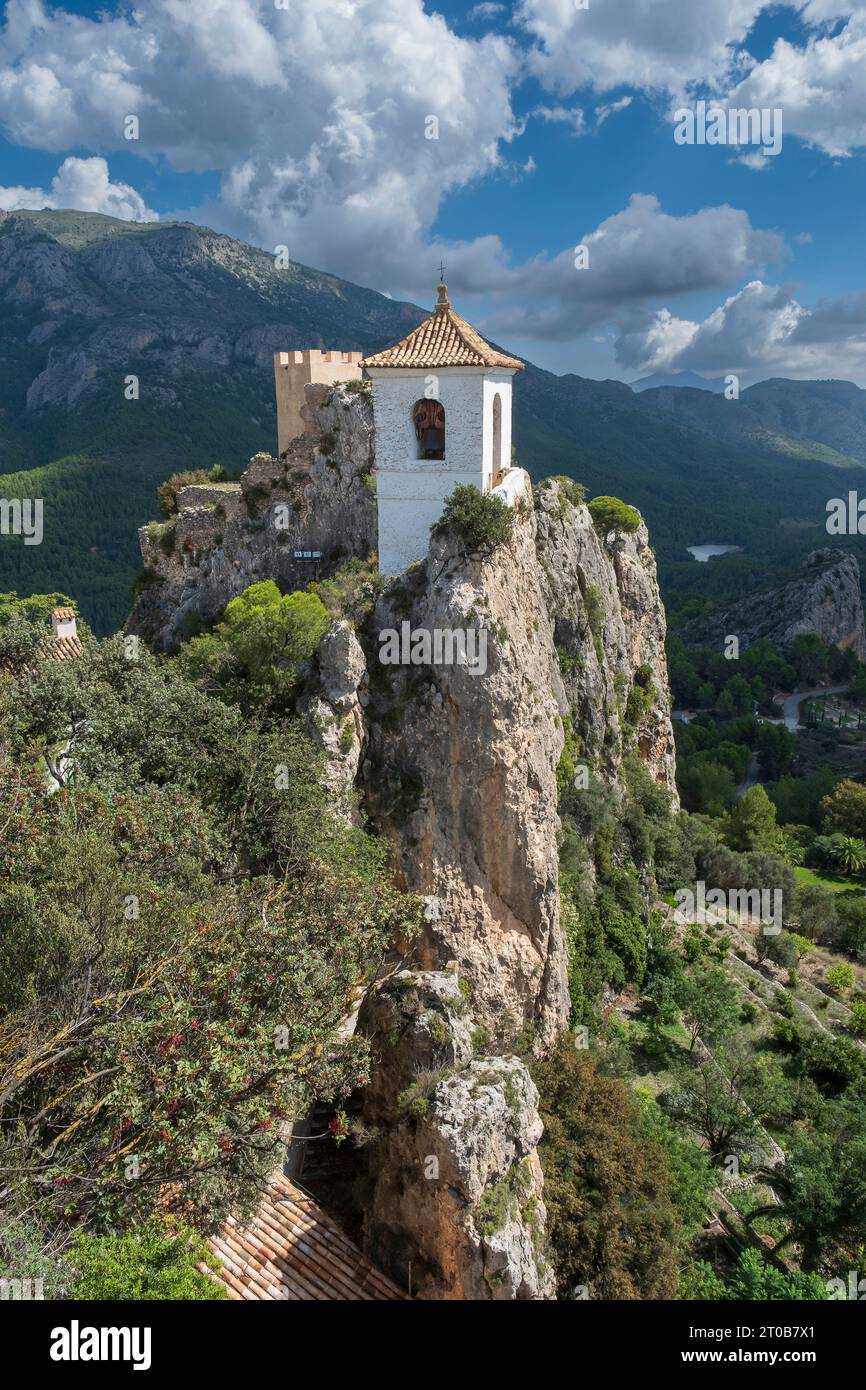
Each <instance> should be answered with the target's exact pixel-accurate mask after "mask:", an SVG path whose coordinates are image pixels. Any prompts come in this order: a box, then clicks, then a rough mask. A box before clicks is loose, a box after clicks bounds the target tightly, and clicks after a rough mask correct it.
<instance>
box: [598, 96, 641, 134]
mask: <svg viewBox="0 0 866 1390" xmlns="http://www.w3.org/2000/svg"><path fill="white" fill-rule="evenodd" d="M632 100H633V98H632V97H620V99H619V101H612V102H610V104H609V105H607V106H597V107H596V108H595V127H596V130H597V129H598V128H599V126H602V125H604V123H605V121H606V120H607V118H608V116H615V115H616V114H617V112H618V111H625V110H627V109H628V107H629V106H631V104H632Z"/></svg>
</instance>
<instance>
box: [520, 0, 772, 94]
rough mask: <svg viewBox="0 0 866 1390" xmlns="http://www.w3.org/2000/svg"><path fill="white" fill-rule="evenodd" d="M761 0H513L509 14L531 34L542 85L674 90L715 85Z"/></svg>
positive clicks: (731, 61) (723, 76)
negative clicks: (580, 2)
mask: <svg viewBox="0 0 866 1390" xmlns="http://www.w3.org/2000/svg"><path fill="white" fill-rule="evenodd" d="M764 4H765V0H700V3H688V2H687V0H616V3H615V4H612V3H609V0H608V3H596V0H591V2H590V4H589V7H588V8H587V9H585V10H584V9H577V8H576V6H575V4H574V0H521V3H520V4H519V6H518V8H517V11H516V18H517V20H518V21H519V23H520V24H521V25H522V27H523V28H524V30H525V31H526V32H527V33H528V34H529V35H530V36H531V37H532V38H533V39H534V40H535V48H534V51H533V53H532V56H531V60H530V61H531V66H532V69H533V71H534V72H535V73H536V75H537V76H538V77H539V78H540V79H541V80H542V81H543V82H544V83H545V84H546V85H547V86H549V87H550V88H552V89H553V90H555V91H560V92H573V91H576V90H577V89H578V88H581V87H590V88H593V89H595V90H596V91H601V92H607V91H610V90H611V89H612V88H614V87H620V86H630V87H635V88H636V89H638V90H650V91H653V90H655V91H660V92H667V91H671V92H679V91H681V90H682V89H683V87H684V86H685V85H686V84H688V83H697V82H704V83H712V84H714V83H720V82H722V81H723V80H725V79H726V77H727V75H728V73H729V72H730V71H731V69H732V67H735V66H736V64H737V61H738V59H737V56H736V54H735V52H734V48H733V47H732V45H736V44H740V43H742V41H743V40H744V39H745V37H746V35H747V34H748V32H749V29H750V28H751V26H752V24H753V22H754V20H755V18H756V16H757V15H758V14H759V13H760V11H761V10H762V9H763V8H764Z"/></svg>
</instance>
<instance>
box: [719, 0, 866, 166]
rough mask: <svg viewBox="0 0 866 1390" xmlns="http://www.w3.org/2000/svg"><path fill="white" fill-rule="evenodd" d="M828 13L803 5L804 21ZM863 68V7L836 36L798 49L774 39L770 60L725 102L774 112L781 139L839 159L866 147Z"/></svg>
mask: <svg viewBox="0 0 866 1390" xmlns="http://www.w3.org/2000/svg"><path fill="white" fill-rule="evenodd" d="M853 8H854V6H853V5H849V7H848V9H849V10H850V9H853ZM834 9H835V6H832V5H829V4H828V5H826V6H823V5H822V6H816V5H812V6H807V18H811V19H813V20H817V19H818V18H819V17H821V16H822V15H824V12H825V11H827V12H830V11H832V10H834ZM825 17H831V16H830V14H829V13H827V15H826V16H825ZM864 67H866V6H863V5H861V6H860V7H859V13H855V14H852V15H851V18H850V19H849V20H848V22H847V23H846V24H845V25H844V26H843V27H842V29H841V30H840V31H839V32H838V33H837V34H820V33H819V34H815V35H812V36H811V37H810V38H809V39H808V41H807V42H806V43H805V44H804V45H803V46H802V47H795V46H794V45H793V44H790V43H788V42H787V41H786V40H784V39H778V40H777V42H776V44H775V46H774V48H773V51H772V53H771V54H770V56H769V57H768V58H767V59H765V61H764V62H762V63H758V64H757V65H756V66H755V67H754V68H753V69H752V71H751V72H750V73H749V74H748V76H747V77H745V78H744V79H743V81H742V82H740V83H739V84H738V85H737V86H735V87H734V88H733V90H732V91H731V92H730V93H729V96H728V102H729V103H730V105H732V106H757V107H765V106H766V107H780V108H781V110H782V112H783V118H784V131H785V134H786V135H797V136H799V137H800V138H801V139H802V140H806V141H808V142H809V143H810V144H812V145H816V146H817V147H819V148H820V149H822V150H824V151H825V152H826V153H827V154H829V155H835V156H845V155H848V154H850V153H851V152H852V151H853V150H855V149H858V148H861V147H863V146H864V145H866V83H864V81H863V72H864Z"/></svg>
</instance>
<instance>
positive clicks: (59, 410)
mask: <svg viewBox="0 0 866 1390" xmlns="http://www.w3.org/2000/svg"><path fill="white" fill-rule="evenodd" d="M457 307H458V309H459V307H460V306H459V304H458V306H457ZM426 312H428V311H426V310H424V309H422V308H420V307H419V306H417V305H413V304H406V303H401V302H398V301H395V300H393V299H390V298H388V297H387V296H385V295H381V294H379V293H377V292H376V291H374V290H369V289H364V288H362V287H360V286H358V285H353V284H351V283H350V282H348V281H345V280H341V279H339V278H338V277H336V276H333V275H329V274H326V273H324V272H321V271H318V270H315V269H311V268H309V267H306V266H302V265H300V264H298V263H296V262H290V263H289V264H288V265H287V266H286V267H285V268H279V267H278V266H277V265H276V263H275V260H274V257H273V256H272V255H270V254H268V253H267V252H265V251H262V250H260V249H257V248H255V247H252V246H248V245H245V244H244V243H241V242H238V241H235V240H233V239H232V238H231V237H227V236H223V235H220V234H218V233H215V232H213V231H211V230H209V229H208V228H206V227H198V226H194V225H192V224H190V223H148V224H139V223H130V222H123V221H118V220H116V219H113V218H110V217H105V216H102V215H100V214H95V213H82V212H71V211H69V212H65V211H50V210H45V211H41V212H15V213H8V214H3V213H0V321H2V329H0V472H2V474H3V475H4V476H3V479H2V483H0V488H2V491H3V494H4V496H5V497H6V498H13V497H32V498H33V497H41V498H43V499H44V510H45V520H44V540H43V542H42V544H41V545H40V546H38V547H37V546H24V545H23V543H22V541H21V539H20V538H18V537H13V536H2V537H0V542H2V544H0V588H2V589H8V590H11V589H16V590H18V592H19V593H29V592H53V591H60V592H64V593H67V594H69V595H70V596H72V597H74V598H76V599H77V600H78V602H79V603H80V605H81V609H82V612H83V613H84V615H85V617H87V618H88V620H89V621H90V622H91V624H92V625H93V626H94V628H95V629H96V630H97V631H98V632H107V631H110V630H112V629H113V628H115V627H116V626H118V625H119V624H120V623H121V622H122V621H123V618H124V616H125V614H126V612H127V611H128V608H129V602H130V593H131V587H132V583H133V580H134V577H135V574H136V572H137V569H138V565H139V559H138V547H137V539H136V530H137V527H138V526H140V525H141V524H142V523H143V522H144V521H146V520H148V519H149V518H151V517H152V516H153V515H154V514H155V501H154V489H155V487H156V486H157V484H159V483H160V482H161V481H163V480H164V479H165V478H166V477H168V476H169V474H171V473H172V472H175V471H177V470H179V469H181V468H199V467H204V468H209V467H211V466H212V465H214V464H221V465H223V466H224V467H225V468H227V469H228V470H229V472H230V473H233V474H237V473H239V472H240V470H241V469H242V468H243V466H244V465H245V463H246V461H247V459H248V458H249V456H250V455H251V454H253V453H255V452H257V451H259V450H270V451H272V450H273V449H274V448H275V434H276V421H275V410H274V400H273V364H272V354H273V353H274V351H276V350H278V349H290V348H301V347H335V348H344V349H345V348H356V349H360V350H362V351H366V352H369V351H371V350H373V349H374V348H381V347H383V346H385V345H386V344H388V343H389V342H393V341H394V340H395V339H397V338H399V337H401V336H403V335H404V334H405V333H406V332H407V331H408V330H409V329H410V328H411V327H413V326H414V325H415V324H417V323H418V322H420V321H421V319H422V318H423V317H424V316H425V313H426ZM505 346H506V347H507V344H506V345H505ZM712 385H713V384H711V383H704V384H703V385H702V387H701V388H699V389H695V388H693V387H691V386H686V385H677V386H668V385H664V384H662V385H659V386H653V385H650V384H649V381H647V380H645V382H644V383H643V386H644V387H645V388H646V389H640V390H635V389H632V387H630V386H628V385H626V384H625V383H623V382H619V381H592V380H589V379H587V378H582V377H578V376H574V375H564V376H556V375H554V374H553V373H551V372H548V371H544V370H542V369H541V368H539V367H536V366H534V365H533V364H532V363H527V364H526V370H525V371H523V372H521V373H519V374H518V377H517V380H516V383H515V425H514V436H515V441H516V449H517V456H518V460H519V462H520V463H521V464H522V465H523V466H524V467H526V468H527V469H528V470H529V471H530V473H531V474H532V476H533V477H534V478H539V477H542V476H545V475H548V474H564V475H567V476H569V477H572V478H575V479H577V480H578V481H580V482H582V483H584V484H585V485H586V487H587V489H588V492H589V494H590V495H593V494H598V493H613V494H615V495H618V496H622V497H624V498H625V499H626V500H628V501H629V502H631V503H633V504H634V505H635V506H637V507H639V508H640V510H641V511H642V512H643V514H644V515H645V517H646V519H647V522H648V524H649V526H650V531H651V535H652V539H653V543H654V546H655V548H656V550H657V553H658V556H659V564H660V573H661V577H662V583H663V588H664V591H665V594H666V597H667V598H668V600H669V602H671V603H673V605H674V607H675V608H676V606H677V604H678V603H680V602H687V601H688V600H689V599H695V598H697V599H698V600H699V601H700V602H704V601H706V599H707V598H712V599H713V601H716V600H717V599H721V598H724V599H729V598H730V599H736V598H738V597H741V596H742V595H743V594H746V593H748V592H750V591H752V590H754V589H755V588H757V587H758V586H759V585H761V584H766V583H767V582H768V581H769V580H770V579H771V578H775V577H777V576H778V577H784V576H785V574H786V573H790V572H793V570H794V569H795V568H796V566H797V565H798V564H799V563H800V562H801V561H802V559H803V557H804V556H805V555H806V554H807V553H808V552H809V551H811V550H813V549H815V548H816V546H820V545H821V544H823V543H826V530H825V517H826V504H827V501H828V500H829V499H830V498H831V497H834V496H838V495H843V494H844V493H845V492H847V491H848V490H849V489H856V488H864V489H866V392H864V391H863V390H861V389H860V388H859V387H857V386H855V385H853V384H852V383H850V382H845V381H830V382H825V381H815V382H813V381H788V380H782V379H773V380H770V381H765V382H761V383H759V384H758V385H756V386H752V387H749V388H748V389H746V390H744V391H743V392H742V394H741V396H740V399H739V400H736V401H729V400H727V399H725V398H724V396H722V395H719V394H717V393H714V391H713V389H712ZM636 386H638V387H640V386H641V383H636ZM708 388H709V389H708ZM708 542H719V543H722V542H724V543H730V544H737V545H739V546H741V547H742V551H741V553H739V554H737V555H731V556H727V557H725V559H724V561H713V562H711V563H710V564H697V563H696V562H695V561H694V560H692V559H691V558H690V557H689V556H688V555H687V553H686V549H685V547H686V546H687V545H693V544H699V543H708ZM839 543H840V538H836V539H834V544H839ZM841 544H843V545H844V546H849V547H851V548H852V549H853V550H854V551H855V552H857V553H860V554H861V558H864V559H866V548H864V541H863V539H862V538H859V537H853V538H850V539H848V538H841Z"/></svg>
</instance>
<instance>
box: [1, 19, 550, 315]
mask: <svg viewBox="0 0 866 1390" xmlns="http://www.w3.org/2000/svg"><path fill="white" fill-rule="evenodd" d="M517 63H518V60H517V56H516V53H515V49H514V46H513V45H512V44H511V43H510V42H509V41H508V40H506V39H504V38H503V37H501V36H499V35H495V34H486V35H484V36H483V37H481V38H477V39H469V38H464V37H460V36H458V35H457V34H455V33H453V32H452V31H451V30H450V29H449V28H448V25H447V24H446V22H445V20H444V19H443V18H442V17H441V16H440V15H436V14H428V13H426V12H425V10H424V7H423V4H422V0H351V3H350V0H314V2H312V0H311V3H306V4H303V5H300V4H293V5H292V6H291V7H290V8H289V9H288V10H283V9H277V8H275V6H274V4H273V0H209V3H208V4H207V5H191V4H189V3H188V0H139V3H138V4H137V5H136V6H135V8H130V9H128V10H127V9H126V8H124V10H123V11H121V12H118V13H114V14H104V15H101V16H100V17H99V18H98V19H95V20H92V19H88V18H84V17H82V16H80V15H73V14H69V13H67V12H65V11H63V10H62V9H55V8H53V7H52V8H49V7H48V6H46V5H45V4H43V3H42V0H9V3H8V5H7V11H6V27H5V29H4V30H2V31H0V123H2V124H3V125H4V126H5V129H6V131H7V133H8V135H9V137H10V138H11V139H13V140H15V141H17V142H19V143H21V144H25V145H32V146H37V147H40V148H45V149H51V150H57V151H65V150H67V149H69V148H70V147H74V146H81V145H83V146H85V147H90V148H97V149H102V150H104V151H110V150H112V149H124V150H125V151H127V152H134V153H136V154H139V155H141V156H142V157H143V158H149V159H153V158H156V157H157V156H163V157H165V158H166V159H167V160H168V161H169V163H170V164H171V165H172V166H173V167H174V168H175V169H177V170H180V171H183V172H188V171H195V172H203V171H209V170H218V171H219V173H220V177H221V188H220V204H219V208H220V214H221V215H220V218H219V225H220V226H221V227H222V229H223V230H227V231H231V232H233V233H234V234H235V235H239V236H244V237H247V238H249V239H252V240H255V241H258V242H259V243H260V244H262V245H265V246H275V245H287V246H288V247H289V252H290V254H291V255H292V257H294V258H296V259H298V260H302V261H305V262H307V263H308V264H312V265H319V266H323V267H325V268H328V269H331V270H335V271H338V272H339V273H342V274H345V275H347V276H349V277H350V278H352V279H355V280H360V281H362V282H367V283H374V284H383V285H388V286H390V287H391V288H398V287H399V288H401V289H402V288H405V287H407V286H412V285H418V286H423V287H424V288H425V290H426V291H427V292H428V293H429V286H430V280H431V270H430V267H431V265H432V264H433V262H432V261H431V256H430V250H431V248H430V247H429V246H428V244H427V234H428V230H429V228H430V226H431V225H432V223H433V222H434V220H435V218H436V215H437V212H438V209H439V205H440V202H441V200H442V198H443V197H444V196H445V194H446V193H447V192H448V191H449V190H451V189H453V188H458V187H461V186H463V185H465V184H466V183H468V182H469V181H471V180H473V179H475V178H478V177H480V176H482V175H485V174H491V173H492V174H494V175H497V174H500V173H501V174H503V175H504V176H513V174H514V170H513V168H512V166H511V165H510V163H509V161H508V159H507V156H506V152H505V149H504V147H505V145H507V142H508V141H509V140H510V139H512V138H513V137H514V135H515V134H516V133H517V130H518V127H517V124H516V122H515V120H514V117H513V114H512V110H511V101H510V91H511V85H512V82H513V79H514V77H515V74H516V71H517ZM129 114H134V115H137V116H138V117H139V120H140V140H139V141H138V142H137V143H133V142H127V141H126V140H125V139H124V133H123V129H124V128H123V122H124V118H125V117H126V116H127V115H129ZM431 137H433V138H431ZM523 167H524V168H525V166H523ZM184 211H186V212H188V214H189V215H190V216H195V215H196V214H197V213H201V212H203V211H204V210H200V209H195V208H190V209H185V210H184ZM434 255H435V251H434ZM448 259H449V264H450V265H453V266H455V270H456V269H457V268H458V266H459V260H460V254H458V255H456V256H455V255H454V254H451V255H449V257H448Z"/></svg>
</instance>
